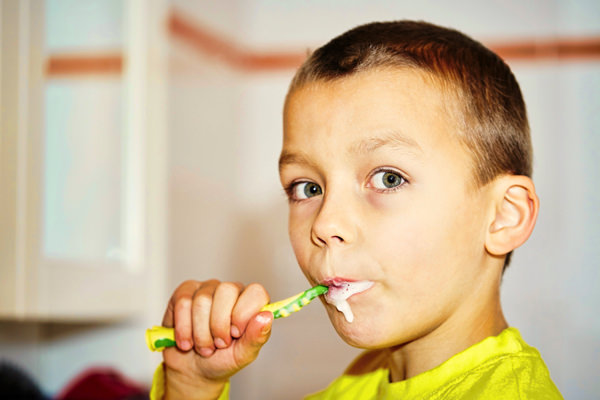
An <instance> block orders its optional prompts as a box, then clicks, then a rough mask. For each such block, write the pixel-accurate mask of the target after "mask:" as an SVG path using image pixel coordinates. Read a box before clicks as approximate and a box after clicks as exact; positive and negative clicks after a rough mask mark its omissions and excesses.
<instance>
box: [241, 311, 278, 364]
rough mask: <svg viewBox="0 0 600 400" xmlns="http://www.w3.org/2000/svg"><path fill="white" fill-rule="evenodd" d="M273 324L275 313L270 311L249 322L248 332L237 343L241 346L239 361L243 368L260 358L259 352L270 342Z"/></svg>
mask: <svg viewBox="0 0 600 400" xmlns="http://www.w3.org/2000/svg"><path fill="white" fill-rule="evenodd" d="M272 324H273V313H271V312H270V311H263V312H260V313H258V314H256V315H255V316H254V317H253V318H252V319H250V321H248V325H247V326H246V331H245V332H244V335H243V336H242V337H241V338H240V339H239V341H238V343H237V344H238V345H239V353H238V355H237V359H238V362H239V363H240V364H241V365H242V366H246V365H248V364H250V363H251V362H252V361H254V360H255V359H256V357H258V352H259V351H260V349H261V348H262V346H263V345H264V344H265V343H267V340H269V336H270V335H271V325H272Z"/></svg>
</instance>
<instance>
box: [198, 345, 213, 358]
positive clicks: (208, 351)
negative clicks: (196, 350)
mask: <svg viewBox="0 0 600 400" xmlns="http://www.w3.org/2000/svg"><path fill="white" fill-rule="evenodd" d="M212 353H214V350H213V349H211V348H209V347H202V348H201V349H200V355H201V356H202V357H210V356H212Z"/></svg>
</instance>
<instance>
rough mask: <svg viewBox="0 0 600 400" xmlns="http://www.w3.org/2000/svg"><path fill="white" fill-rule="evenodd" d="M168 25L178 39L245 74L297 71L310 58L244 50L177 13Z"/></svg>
mask: <svg viewBox="0 0 600 400" xmlns="http://www.w3.org/2000/svg"><path fill="white" fill-rule="evenodd" d="M168 26H169V33H170V34H171V36H172V37H173V38H174V39H178V40H181V41H182V42H184V43H187V44H188V45H189V46H191V47H192V48H194V49H196V50H197V51H198V52H199V53H201V54H205V55H210V56H215V57H218V58H220V59H222V60H223V61H224V62H226V63H227V64H229V65H230V66H232V67H233V68H235V69H239V70H243V71H248V72H256V71H269V70H285V69H294V68H297V67H298V66H299V65H300V64H302V62H303V61H304V59H305V58H306V54H305V53H298V52H293V53H286V52H277V53H275V52H273V53H261V52H257V51H248V50H244V49H243V48H241V47H239V46H238V45H236V44H235V43H233V42H230V41H227V40H226V39H224V38H222V37H220V36H219V35H218V34H216V33H214V32H210V31H209V30H207V29H205V28H203V27H202V26H200V25H199V24H197V23H196V22H192V21H191V20H189V19H186V18H184V17H182V16H180V15H179V14H178V13H177V12H175V11H173V12H171V15H170V17H169V25H168Z"/></svg>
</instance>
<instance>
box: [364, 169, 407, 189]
mask: <svg viewBox="0 0 600 400" xmlns="http://www.w3.org/2000/svg"><path fill="white" fill-rule="evenodd" d="M370 183H371V184H372V185H373V187H374V188H375V189H379V190H388V189H394V188H397V187H399V186H400V185H403V184H404V183H406V179H404V177H403V176H402V175H400V174H399V173H397V172H394V171H388V170H384V171H379V172H376V173H375V174H373V176H372V177H371V182H370Z"/></svg>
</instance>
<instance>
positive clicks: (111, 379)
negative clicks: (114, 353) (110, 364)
mask: <svg viewBox="0 0 600 400" xmlns="http://www.w3.org/2000/svg"><path fill="white" fill-rule="evenodd" d="M147 396H148V391H147V390H146V389H144V388H143V387H142V386H140V385H138V384H137V383H135V382H133V381H131V380H129V379H127V378H126V377H124V376H123V375H121V374H120V373H118V372H117V371H115V370H114V369H112V368H90V369H88V370H85V371H84V372H82V373H81V374H79V375H78V376H76V377H75V378H74V379H73V380H72V381H71V382H69V384H67V386H65V388H64V389H63V390H62V391H61V393H60V394H59V395H58V396H56V397H55V399H56V400H123V399H134V398H147Z"/></svg>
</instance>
